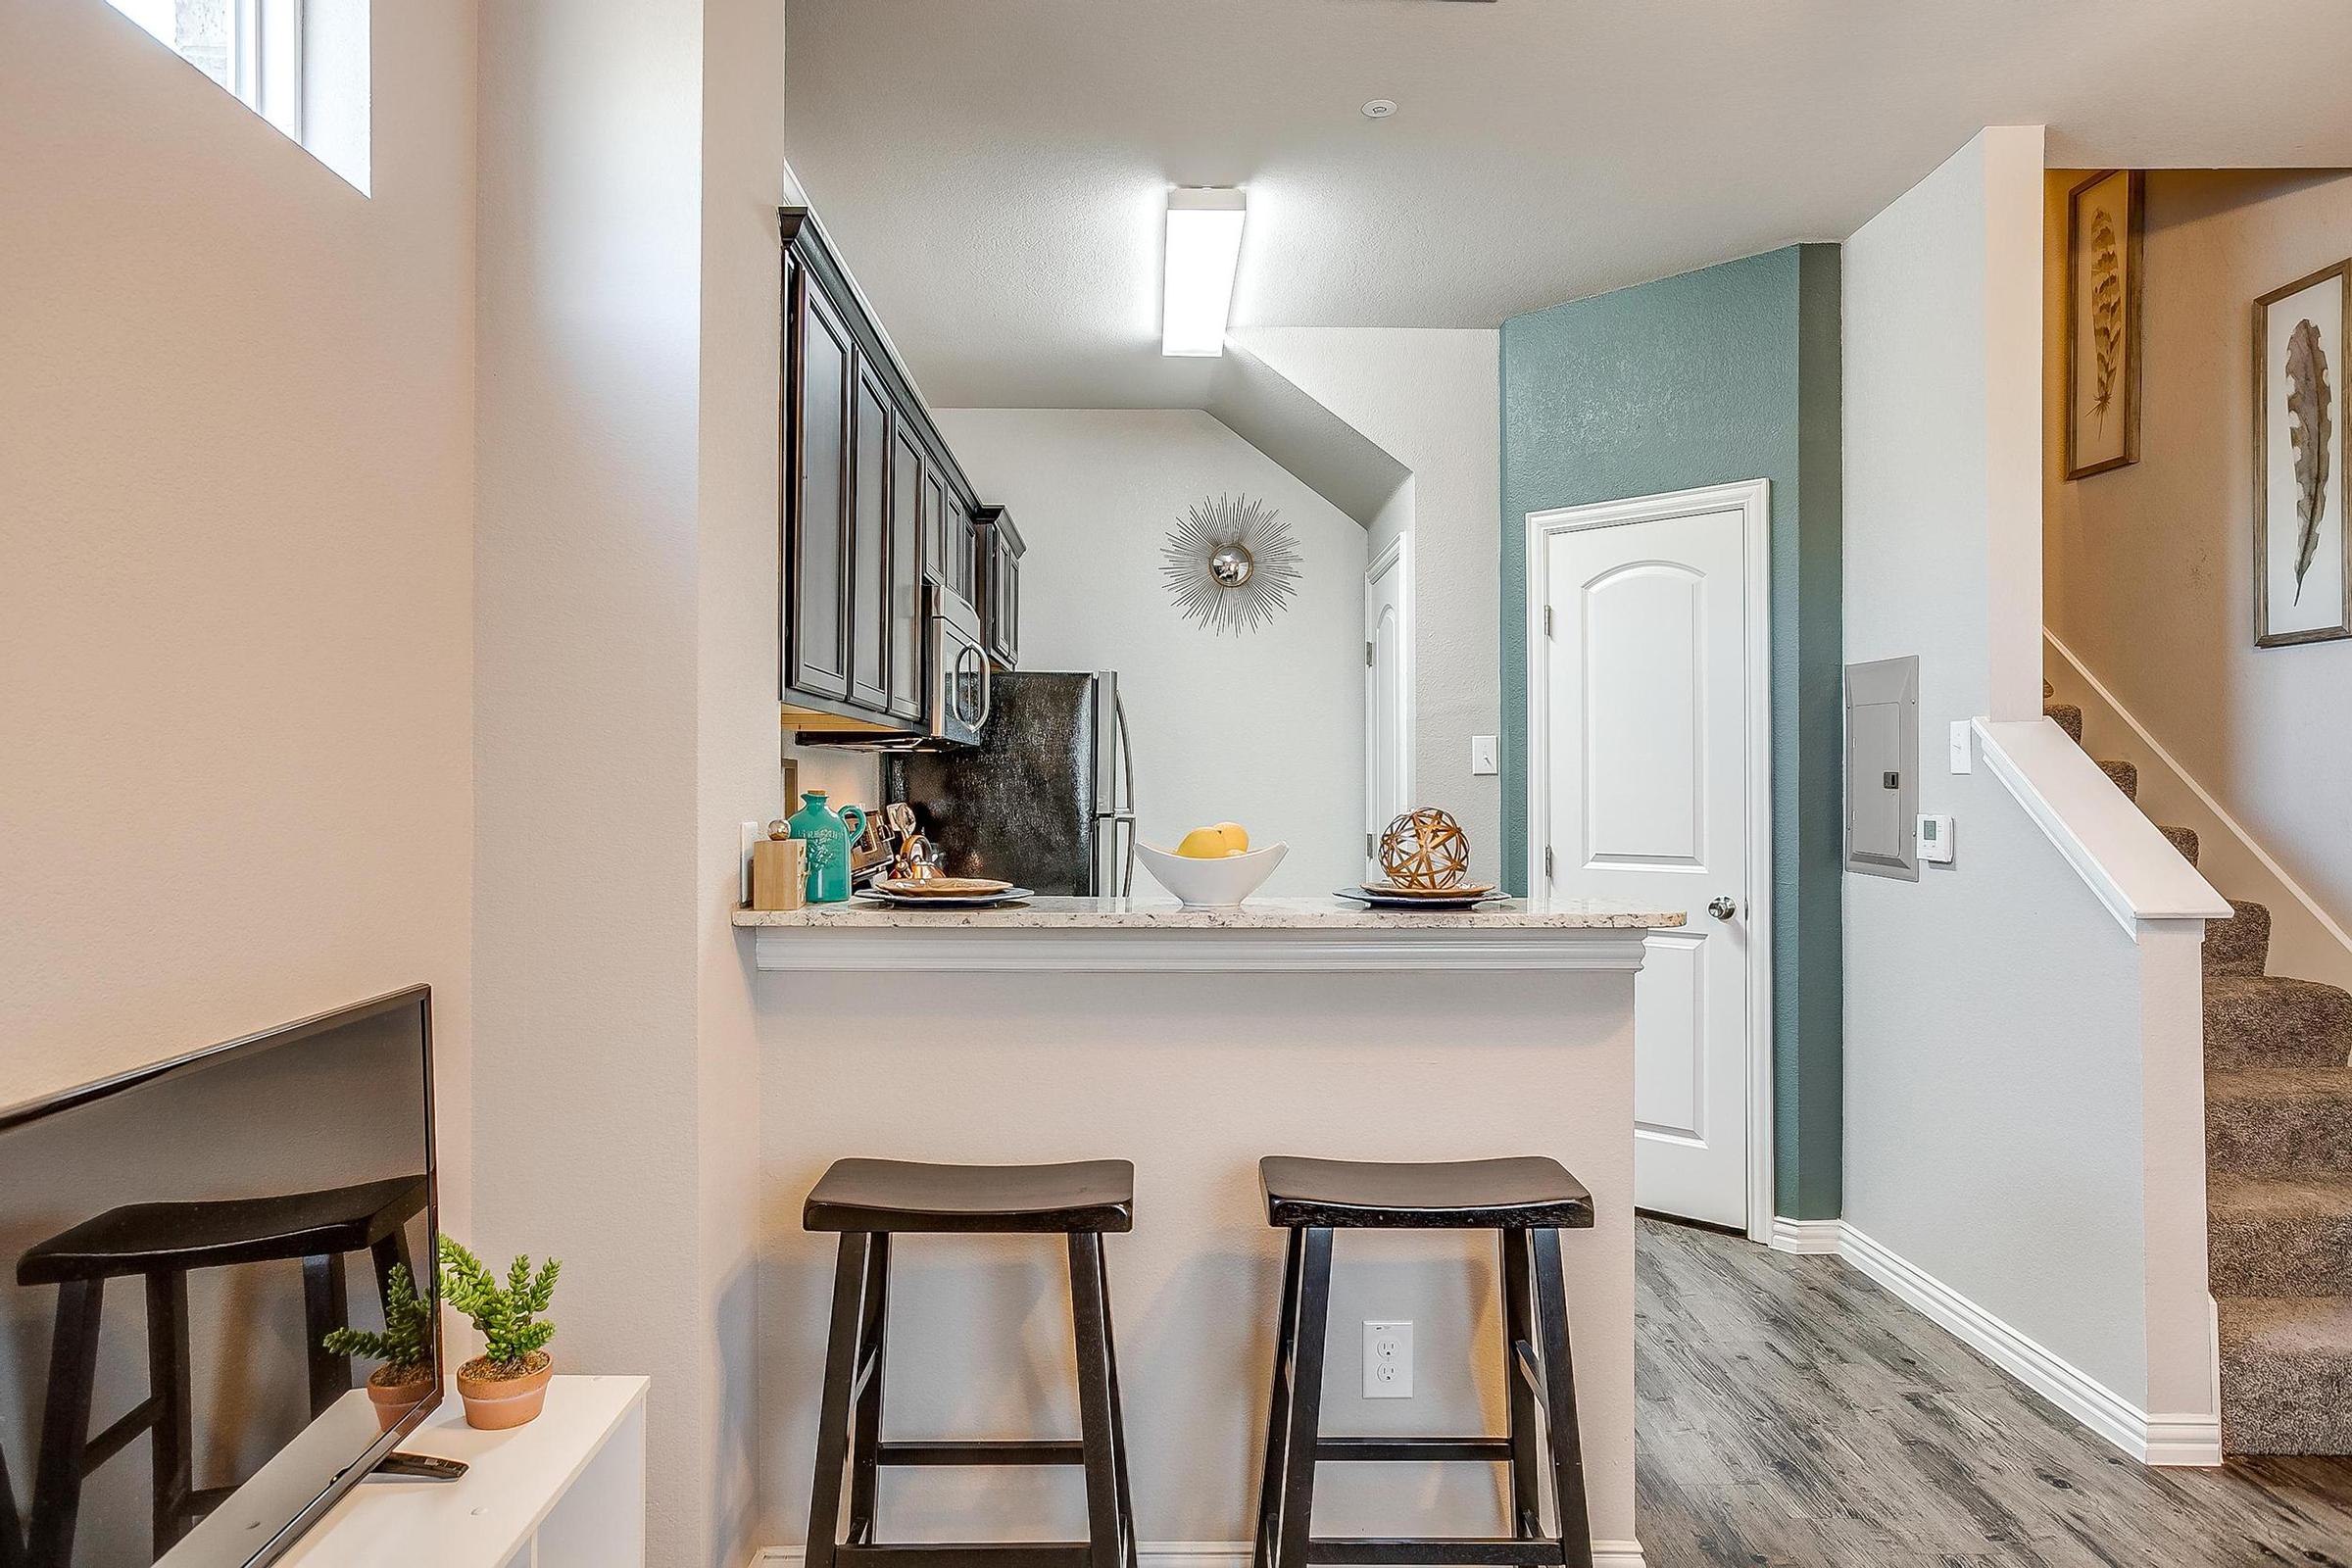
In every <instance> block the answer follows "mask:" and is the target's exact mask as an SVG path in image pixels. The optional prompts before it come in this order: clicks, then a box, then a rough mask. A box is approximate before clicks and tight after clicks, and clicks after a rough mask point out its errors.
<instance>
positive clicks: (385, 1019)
mask: <svg viewBox="0 0 2352 1568" xmlns="http://www.w3.org/2000/svg"><path fill="white" fill-rule="evenodd" d="M432 1105H433V1091H432V1023H431V996H430V993H429V991H428V989H427V988H426V987H423V986H417V987H414V988H412V989H410V990H406V991H400V992H396V993H394V994H392V995H391V996H386V997H378V998H376V999H375V1000H374V1001H372V1002H365V1003H362V1004H360V1005H357V1006H353V1007H345V1008H343V1009H341V1010H340V1011H336V1012H331V1013H325V1014H322V1015H320V1016H319V1017H316V1018H306V1019H304V1020H303V1021H302V1022H300V1023H293V1024H288V1025H286V1026H285V1027H284V1028H281V1029H272V1030H270V1031H268V1032H267V1033H264V1034H258V1035H254V1036H252V1037H250V1038H248V1039H244V1040H234V1041H230V1042H228V1043H227V1044H225V1045H220V1046H214V1047H212V1048H210V1049H208V1050H204V1051H198V1052H195V1053H192V1054H188V1055H184V1056H180V1057H177V1058H175V1059H173V1060H170V1061H165V1062H160V1063H158V1064H156V1065H154V1066H151V1067H141V1068H139V1069H137V1070H135V1071H132V1072H127V1073H123V1074H122V1075H121V1076H119V1077H115V1078H109V1079H106V1080H104V1081H103V1082H100V1083H94V1084H86V1085H84V1086H82V1087H81V1088H78V1089H73V1090H68V1091H66V1092H65V1093H63V1094H57V1095H52V1096H49V1097H47V1098H45V1099H43V1100H40V1101H36V1102H33V1103H28V1104H24V1105H19V1106H16V1107H15V1108H13V1109H10V1110H6V1111H0V1565H13V1564H24V1565H26V1568H143V1565H148V1564H154V1563H159V1562H168V1563H170V1564H171V1565H172V1568H216V1565H231V1568H244V1565H248V1564H258V1563H265V1562H268V1561H270V1559H272V1558H274V1557H276V1556H278V1555H279V1554H281V1553H282V1552H284V1551H285V1550H286V1548H287V1547H288V1546H290V1545H291V1544H293V1542H294V1540H295V1538H296V1537H297V1536H299V1535H300V1534H301V1533H302V1531H303V1530H304V1529H305V1528H307V1527H308V1526H309V1525H310V1524H312V1523H313V1522H315V1521H316V1520H317V1519H318V1518H319V1516H320V1515H321V1514H323V1513H325V1511H326V1510H327V1508H328V1507H329V1506H331V1505H332V1504H333V1502H334V1500H335V1498H336V1497H338V1496H340V1495H342V1494H343V1492H344V1491H345V1490H346V1489H348V1488H349V1487H351V1486H352V1485H353V1484H355V1483H356V1482H358V1481H359V1480H360V1479H361V1478H362V1477H364V1476H365V1475H367V1473H368V1471H369V1470H370V1469H372V1468H373V1467H374V1466H375V1465H376V1464H377V1463H378V1462H379V1461H381V1460H383V1459H384V1458H385V1457H386V1456H387V1455H389V1454H390V1453H391V1451H392V1449H393V1447H394V1446H395V1445H397V1444H398V1443H399V1442H400V1440H401V1438H402V1436H403V1435H405V1434H406V1433H408V1432H410V1431H411V1430H413V1429H414V1428H415V1427H416V1426H417V1423H419V1422H421V1421H422V1420H423V1419H424V1418H425V1416H426V1415H427V1414H429V1413H430V1412H431V1410H432V1408H433V1407H434V1406H435V1405H437V1404H438V1403H439V1402H440V1391H441V1378H440V1363H441V1348H440V1344H439V1331H438V1325H437V1317H438V1314H435V1318H436V1325H435V1328H434V1330H433V1331H432V1333H431V1336H430V1341H431V1343H430V1344H429V1347H428V1349H429V1353H430V1356H431V1361H432V1368H431V1370H432V1374H433V1375H432V1378H431V1381H430V1387H429V1393H427V1394H426V1397H424V1399H423V1401H422V1402H421V1403H418V1404H415V1405H413V1406H408V1407H405V1408H403V1407H400V1406H398V1405H397V1404H395V1405H393V1406H391V1407H388V1408H387V1409H386V1411H385V1413H384V1414H383V1415H381V1416H380V1417H379V1414H378V1401H376V1400H374V1399H371V1398H370V1397H369V1395H368V1389H367V1387H366V1385H367V1384H368V1378H369V1375H370V1374H371V1373H372V1372H373V1371H374V1370H375V1365H376V1363H374V1362H371V1361H368V1360H366V1359H364V1358H361V1359H355V1358H353V1357H349V1356H341V1355H336V1354H334V1353H332V1352H330V1351H329V1350H327V1349H326V1348H325V1346H324V1345H323V1343H322V1341H323V1339H324V1336H325V1335H326V1333H327V1331H329V1330H331V1329H336V1328H345V1327H349V1328H357V1329H363V1330H380V1329H381V1328H382V1327H383V1322H384V1305H383V1303H384V1299H385V1296H386V1292H387V1289H388V1281H389V1279H390V1277H391V1275H392V1271H393V1269H394V1267H395V1266H396V1265H403V1264H405V1265H406V1266H407V1267H408V1269H409V1271H410V1277H411V1278H412V1279H414V1280H416V1281H417V1283H418V1288H419V1289H420V1290H421V1291H423V1292H424V1293H426V1299H431V1295H430V1293H431V1292H432V1290H433V1253H434V1248H435V1246H436V1243H437V1241H438V1231H437V1226H436V1221H435V1203H434V1185H433V1131H432V1129H433V1120H432Z"/></svg>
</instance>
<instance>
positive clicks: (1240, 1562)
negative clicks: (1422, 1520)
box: [752, 1541, 1642, 1568]
mask: <svg viewBox="0 0 2352 1568" xmlns="http://www.w3.org/2000/svg"><path fill="white" fill-rule="evenodd" d="M804 1555H805V1553H804V1551H803V1549H802V1548H801V1547H799V1546H766V1547H762V1548H761V1549H760V1550H759V1551H757V1552H755V1553H753V1555H752V1568H760V1564H763V1563H774V1564H779V1565H789V1568H800V1564H801V1560H802V1557H803V1556H804ZM1136 1556H1137V1557H1138V1558H1139V1559H1141V1568H1250V1543H1248V1542H1247V1541H1146V1542H1143V1543H1141V1544H1138V1545H1137V1547H1136ZM1593 1568H1642V1544H1641V1543H1640V1542H1638V1541H1595V1542H1594V1543H1593Z"/></svg>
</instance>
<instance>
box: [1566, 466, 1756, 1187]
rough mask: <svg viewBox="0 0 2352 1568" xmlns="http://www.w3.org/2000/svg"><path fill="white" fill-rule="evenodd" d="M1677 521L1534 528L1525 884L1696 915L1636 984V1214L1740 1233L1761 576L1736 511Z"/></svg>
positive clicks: (1573, 522)
mask: <svg viewBox="0 0 2352 1568" xmlns="http://www.w3.org/2000/svg"><path fill="white" fill-rule="evenodd" d="M1758 488H1759V489H1760V487H1758ZM1756 506H1757V507H1758V508H1759V509H1760V508H1761V506H1762V502H1761V500H1760V499H1759V500H1758V501H1757V502H1756ZM1673 510H1674V509H1673V507H1672V506H1671V505H1669V504H1667V498H1661V501H1660V504H1659V506H1657V507H1655V508H1652V509H1651V510H1650V515H1646V516H1644V515H1642V514H1641V513H1640V512H1639V511H1638V510H1637V505H1636V504H1633V503H1627V504H1623V505H1616V506H1612V507H1609V508H1605V509H1600V508H1595V509H1584V511H1585V512H1586V513H1588V514H1591V515H1593V516H1594V517H1595V518H1597V519H1598V520H1596V521H1593V522H1592V523H1591V524H1589V525H1581V526H1580V525H1578V524H1579V522H1580V521H1582V520H1583V519H1582V518H1580V515H1579V514H1578V513H1576V512H1570V513H1562V514H1551V515H1548V518H1546V517H1542V516H1540V517H1539V518H1538V519H1536V522H1535V525H1536V526H1537V527H1538V528H1539V529H1543V528H1545V527H1546V526H1547V523H1548V525H1549V531H1544V532H1540V533H1539V534H1538V535H1537V538H1538V541H1539V545H1540V550H1541V556H1542V564H1543V566H1544V570H1543V573H1542V578H1541V581H1542V583H1543V585H1544V591H1545V594H1546V598H1545V601H1544V602H1545V605H1547V606H1548V608H1549V615H1548V620H1549V626H1550V630H1549V635H1548V636H1547V637H1546V638H1545V639H1544V647H1543V648H1542V650H1541V652H1540V655H1539V663H1540V666H1541V667H1540V668H1538V669H1537V670H1536V672H1535V673H1536V677H1537V678H1536V685H1537V686H1538V687H1539V689H1540V691H1541V694H1542V711H1541V720H1542V734H1541V737H1540V738H1539V737H1536V736H1531V737H1530V738H1531V741H1535V742H1536V744H1537V745H1538V747H1540V749H1541V753H1542V755H1541V757H1540V758H1538V759H1537V763H1538V766H1537V768H1536V769H1535V771H1536V773H1537V774H1539V775H1540V783H1539V781H1538V779H1535V778H1531V781H1530V782H1531V783H1535V784H1538V789H1537V790H1536V791H1531V795H1530V799H1531V803H1532V806H1533V811H1532V812H1531V814H1532V815H1533V817H1534V821H1533V823H1532V826H1533V827H1534V828H1535V832H1534V833H1532V834H1531V835H1530V838H1531V842H1532V844H1533V845H1534V847H1535V856H1536V859H1537V864H1536V865H1535V866H1534V867H1533V868H1532V870H1533V875H1534V879H1535V884H1536V885H1537V886H1538V887H1542V886H1543V885H1544V879H1545V871H1546V867H1548V882H1549V888H1550V891H1551V892H1552V893H1554V894H1555V895H1561V896H1568V897H1585V898H1609V899H1628V900H1632V901H1634V902H1636V903H1638V904H1640V905H1642V907H1645V908H1657V909H1681V910H1683V911H1685V913H1686V914H1687V915H1688V917H1689V922H1690V923H1689V924H1688V925H1686V926H1684V927H1683V928H1682V929H1680V930H1675V931H1664V932H1659V933H1656V934H1654V935H1652V936H1651V937H1650V938H1649V941H1648V953H1647V956H1646V959H1645V961H1644V962H1643V964H1642V973H1641V976H1640V977H1639V979H1638V980H1637V981H1636V983H1635V1015H1634V1017H1635V1022H1634V1053H1635V1072H1634V1115H1635V1120H1636V1124H1637V1131H1636V1144H1635V1155H1634V1201H1635V1202H1636V1203H1638V1204H1639V1205H1641V1206H1642V1207H1643V1208H1648V1209H1654V1210H1657V1211H1658V1212H1661V1213H1666V1214H1679V1215H1683V1216H1686V1217H1688V1218H1691V1219H1698V1220H1707V1221H1710V1222H1713V1223H1715V1224H1720V1225H1733V1226H1739V1227H1740V1228H1742V1229H1749V1228H1750V1219H1751V1216H1750V1213H1749V1201H1748V1193H1749V1181H1750V1175H1749V1142H1750V1138H1751V1127H1750V1115H1751V1105H1752V1097H1753V1094H1754V1088H1755V1084H1756V1083H1757V1082H1759V1081H1768V1080H1753V1079H1751V1073H1750V1061H1749V1047H1750V1038H1749V1037H1750V1022H1749V1012H1750V1002H1751V991H1750V982H1751V976H1750V974H1749V965H1750V963H1751V962H1755V963H1762V962H1763V961H1764V955H1763V954H1762V953H1761V951H1756V952H1751V951H1750V940H1749V939H1750V930H1751V925H1750V920H1749V914H1750V911H1749V907H1748V902H1749V893H1750V889H1751V885H1752V883H1751V871H1752V870H1753V869H1754V865H1753V858H1754V856H1755V853H1756V846H1755V845H1753V844H1751V843H1750V837H1751V831H1752V824H1753V822H1754V821H1755V820H1756V818H1755V817H1754V815H1753V812H1752V810H1751V807H1752V806H1754V805H1755V804H1756V803H1755V802H1754V801H1751V799H1750V795H1749V791H1750V787H1751V777H1753V779H1754V784H1753V787H1754V788H1755V789H1757V790H1759V791H1768V789H1769V785H1768V783H1767V782H1766V781H1765V780H1764V778H1763V777H1762V773H1761V770H1760V769H1758V768H1756V766H1755V763H1754V758H1755V757H1757V756H1760V755H1761V753H1760V752H1759V751H1757V750H1756V749H1755V748H1754V747H1752V746H1751V741H1752V740H1753V739H1754V738H1755V735H1756V734H1757V733H1760V730H1761V726H1762V724H1763V717H1762V715H1761V714H1751V712H1750V703H1751V701H1752V700H1753V699H1752V698H1751V684H1750V679H1749V677H1750V674H1751V670H1750V660H1751V659H1754V658H1758V657H1759V656H1758V655H1757V654H1756V653H1755V652H1754V650H1756V649H1760V648H1761V647H1762V646H1763V645H1762V641H1761V639H1760V638H1758V637H1751V630H1753V629H1755V628H1751V626H1750V624H1749V620H1750V616H1751V610H1750V597H1751V596H1750V586H1751V584H1750V576H1749V573H1750V569H1751V566H1752V568H1753V569H1755V570H1757V571H1760V570H1761V569H1762V566H1761V562H1760V561H1759V562H1751V561H1750V559H1749V555H1750V546H1749V539H1750V531H1749V517H1748V513H1747V510H1746V509H1744V508H1743V507H1742V506H1740V505H1739V504H1737V503H1735V504H1733V505H1730V506H1723V505H1716V506H1714V507H1712V508H1710V509H1709V510H1704V511H1694V512H1685V513H1682V514H1681V515H1658V514H1659V513H1667V514H1672V513H1673ZM1629 514H1630V515H1629ZM1620 519H1622V520H1620ZM1759 521H1760V519H1759ZM1754 537H1755V538H1756V539H1758V540H1759V541H1760V539H1761V529H1760V528H1759V529H1758V530H1757V531H1756V534H1755V535H1754ZM1759 553H1760V552H1759ZM1762 605H1763V600H1762V599H1761V597H1760V596H1759V597H1757V598H1756V601H1755V609H1754V611H1753V612H1752V613H1753V614H1755V615H1756V616H1758V617H1759V618H1760V616H1761V613H1762ZM1758 673H1760V671H1758ZM1751 723H1752V724H1754V725H1755V726H1757V729H1756V730H1751ZM1764 820H1766V821H1769V818H1768V817H1767V818H1765V819H1764Z"/></svg>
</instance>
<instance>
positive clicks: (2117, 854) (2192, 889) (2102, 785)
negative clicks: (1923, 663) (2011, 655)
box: [1970, 718, 2232, 939]
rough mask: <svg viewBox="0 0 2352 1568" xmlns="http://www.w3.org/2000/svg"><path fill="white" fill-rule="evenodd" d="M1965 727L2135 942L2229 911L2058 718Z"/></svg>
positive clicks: (1973, 722) (2000, 776)
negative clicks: (2173, 924) (2153, 926)
mask: <svg viewBox="0 0 2352 1568" xmlns="http://www.w3.org/2000/svg"><path fill="white" fill-rule="evenodd" d="M1970 728H1971V729H1972V730H1974V731H1975V733H1976V736H1977V742H1978V745H1979V746H1980V748H1981V749H1982V750H1983V752H1984V756H1985V766H1986V767H1987V768H1989V769H1990V770H1991V772H1992V775H1993V777H1995V778H1997V779H1999V780H2000V781H2001V783H2002V784H2003V785H2004V786H2006V787H2007V789H2008V791H2009V793H2010V794H2011V795H2013V796H2015V797H2016V798H2017V803H2018V805H2020V806H2022V807H2024V808H2025V809H2026V814H2027V815H2028V816H2030V817H2032V818H2033V819H2034V825H2035V826H2037V827H2039V828H2040V829H2041V831H2042V832H2043V833H2044V834H2045V835H2047V836H2048V838H2049V841H2050V842H2051V843H2052V844H2054V845H2056V846H2057V848H2058V853H2059V854H2060V855H2062V856H2064V857H2065V858H2066V863H2067V864H2069V865H2071V866H2073V867H2074V868H2075V872H2076V874H2077V875H2079V876H2081V877H2082V880H2083V882H2084V883H2086V884H2088V886H2089V888H2090V890H2091V892H2092V893H2094V894H2096V895H2097V896H2098V900H2099V902H2100V903H2101V904H2103V905H2105V906H2106V907H2107V912H2108V913H2110V914H2112V915H2114V916H2115V918H2116V920H2117V921H2118V922H2119V923H2121V924H2122V926H2123V928H2124V930H2125V931H2126V932H2127V933H2128V934H2130V935H2131V936H2132V937H2133V938H2134V939H2136V938H2137V936H2138V932H2139V926H2140V923H2141V922H2143V921H2149V920H2226V919H2228V918H2229V915H2230V913H2231V912H2232V911H2231V909H2230V907H2229V900H2228V899H2225V898H2223V897H2222V896H2221V894H2220V893H2218V892H2216V891H2215V890H2214V887H2213V884H2212V883H2210V882H2208V881H2206V880H2205V878H2204V876H2203V875H2202V874H2201V873H2199V871H2198V870H2197V868H2196V867H2195V866H2193V865H2191V864H2189V863H2188V860H2187V859H2186V858H2185V857H2183V856H2182V855H2181V854H2180V851H2179V850H2178V849H2176V848H2175V847H2174V846H2173V842H2172V841H2171V840H2170V839H2168V838H2166V837H2165V836H2164V834H2163V833H2161V832H2159V831H2158V830H2157V827H2156V824H2155V823H2154V822H2151V821H2150V820H2148V817H2147V815H2146V813H2145V812H2143V811H2141V810H2140V809H2139V808H2138V807H2136V806H2134V805H2132V804H2131V800H2130V799H2129V798H2128V797H2127V796H2126V795H2125V794H2124V792H2123V791H2122V790H2119V789H2117V788H2116V787H2115V781H2114V780H2113V779H2110V778H2109V777H2108V776H2107V775H2106V773H2105V772H2104V771H2102V770H2101V769H2100V767H2099V764H2098V763H2097V762H2095V761H2093V760H2091V759H2090V755H2089V754H2088V753H2087V752H2085V751H2083V750H2082V747H2080V746H2077V745H2076V744H2075V742H2074V740H2073V738H2072V737H2070V736H2069V735H2068V734H2067V733H2066V731H2065V730H2063V729H2060V728H2059V727H2058V725H2057V722H2056V721H2055V720H2053V719H2049V718H2033V719H2004V720H1998V721H1996V720H1993V719H1990V718H1977V719H1973V720H1971V721H1970Z"/></svg>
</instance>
